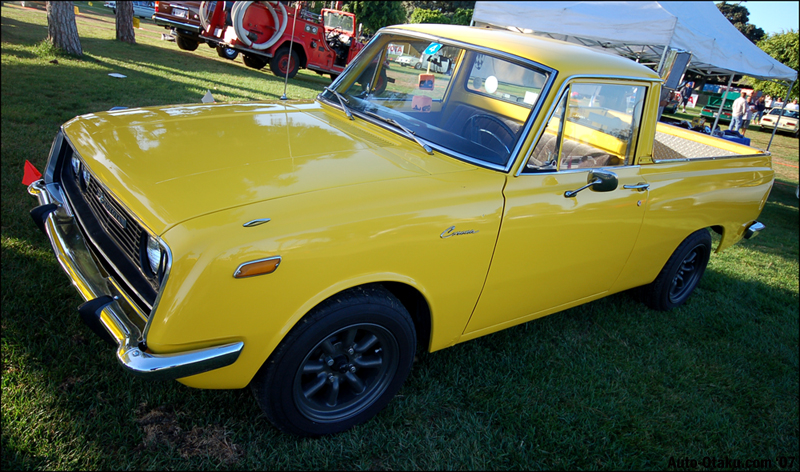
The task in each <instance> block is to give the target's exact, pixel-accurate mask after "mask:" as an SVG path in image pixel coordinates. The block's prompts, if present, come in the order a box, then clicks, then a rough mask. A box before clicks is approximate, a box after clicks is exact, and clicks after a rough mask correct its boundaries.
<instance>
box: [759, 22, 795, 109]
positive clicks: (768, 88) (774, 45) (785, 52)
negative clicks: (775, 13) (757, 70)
mask: <svg viewBox="0 0 800 472" xmlns="http://www.w3.org/2000/svg"><path fill="white" fill-rule="evenodd" d="M758 47H760V48H761V49H762V50H763V51H764V52H766V53H767V54H769V55H770V56H772V57H773V58H775V60H777V61H778V62H780V63H781V64H783V65H785V66H787V67H791V68H792V69H794V70H795V72H797V71H800V34H798V32H797V31H795V30H789V31H787V32H783V33H777V34H773V35H770V36H768V37H767V38H766V39H764V40H761V41H760V42H759V43H758ZM749 83H750V84H751V85H752V86H753V90H760V91H762V92H764V94H766V95H772V96H773V97H780V98H781V99H783V98H784V97H785V96H786V87H785V86H784V85H782V84H779V83H776V82H773V81H767V80H757V79H749ZM795 98H798V86H797V82H795V83H794V87H792V91H791V93H790V94H789V100H793V99H795Z"/></svg>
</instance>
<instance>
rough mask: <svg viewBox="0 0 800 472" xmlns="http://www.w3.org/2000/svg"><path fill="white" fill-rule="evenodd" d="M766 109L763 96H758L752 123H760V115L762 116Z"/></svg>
mask: <svg viewBox="0 0 800 472" xmlns="http://www.w3.org/2000/svg"><path fill="white" fill-rule="evenodd" d="M766 109H767V104H766V100H765V99H764V96H763V95H762V96H760V97H758V101H757V102H756V113H755V117H754V118H753V123H758V124H760V123H761V117H762V116H764V111H765V110H766Z"/></svg>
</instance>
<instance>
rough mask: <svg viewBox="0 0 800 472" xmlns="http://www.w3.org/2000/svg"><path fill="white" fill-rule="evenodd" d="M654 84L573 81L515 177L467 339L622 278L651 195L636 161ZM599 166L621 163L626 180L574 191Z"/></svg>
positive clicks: (599, 291)
mask: <svg viewBox="0 0 800 472" xmlns="http://www.w3.org/2000/svg"><path fill="white" fill-rule="evenodd" d="M646 88H647V87H646V86H645V85H644V84H626V83H615V84H604V83H584V84H574V85H573V86H572V87H570V88H568V89H567V91H566V93H565V94H564V96H563V98H562V100H560V102H559V105H558V106H557V107H556V110H555V111H554V112H553V114H552V115H551V117H550V119H549V121H548V124H547V127H546V129H545V131H544V132H543V133H542V135H541V136H540V138H539V140H538V143H537V145H536V147H535V148H534V149H533V150H532V152H530V153H529V155H528V159H527V162H526V163H525V164H524V165H523V168H522V169H521V171H520V172H519V173H518V175H517V176H511V177H509V179H508V183H507V185H506V188H505V189H504V192H503V193H504V196H505V200H506V204H505V209H504V215H503V223H502V226H501V230H500V236H499V238H498V241H497V246H496V249H495V254H494V256H493V259H492V264H491V267H490V269H489V273H488V276H487V279H486V284H485V286H484V289H483V291H482V293H481V296H480V299H479V301H478V303H477V305H476V307H475V311H474V312H473V315H472V317H471V319H470V321H469V323H468V325H467V327H466V329H465V331H464V335H465V338H466V339H469V338H473V337H477V336H481V335H484V334H487V333H490V332H493V331H497V330H499V329H502V328H505V327H508V326H512V325H514V324H518V323H521V322H524V321H528V320H530V319H534V318H537V317H540V316H544V315H547V314H549V313H552V312H555V311H559V310H563V309H566V308H569V307H571V306H575V305H578V304H581V303H584V302H586V301H589V300H592V299H595V298H599V297H600V296H603V294H605V293H607V292H608V291H609V289H610V288H611V287H612V286H613V284H614V282H615V281H616V279H617V277H618V276H619V274H620V273H621V272H622V269H623V268H624V266H625V263H626V262H627V259H628V256H629V255H630V253H631V251H632V250H633V247H634V244H635V242H636V239H637V237H638V234H639V230H640V228H641V225H642V220H643V217H644V209H645V208H646V203H647V197H648V192H647V184H646V182H645V181H644V179H643V177H642V176H641V174H640V169H639V166H637V165H632V164H631V163H633V162H634V150H635V149H636V142H637V134H638V128H639V123H640V119H641V113H642V104H643V102H644V97H645V92H646ZM595 115H596V116H595ZM594 170H602V171H605V172H611V173H613V174H614V175H615V176H616V178H617V185H616V187H615V188H614V189H613V190H608V191H593V190H592V189H591V188H586V189H584V190H582V191H580V192H578V193H577V194H575V195H574V196H566V195H565V193H566V192H569V191H574V190H577V189H579V188H581V187H583V186H585V185H586V184H587V178H588V177H589V173H590V172H592V171H594Z"/></svg>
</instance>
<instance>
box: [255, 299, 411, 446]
mask: <svg viewBox="0 0 800 472" xmlns="http://www.w3.org/2000/svg"><path fill="white" fill-rule="evenodd" d="M416 343H417V339H416V334H415V331H414V323H413V321H412V320H411V317H410V315H409V314H408V311H406V309H405V307H404V306H403V305H402V304H401V303H400V301H399V300H398V299H397V298H395V297H394V296H393V295H392V294H391V293H389V291H388V290H386V289H385V288H383V287H382V286H380V285H368V286H364V287H357V288H354V289H351V290H348V291H346V292H342V293H341V294H339V295H336V296H334V297H332V298H330V299H328V300H326V301H325V302H323V303H322V304H320V305H319V306H317V307H316V308H315V309H314V310H312V311H311V312H310V313H308V314H307V315H306V316H305V317H304V318H303V319H302V320H300V322H298V324H297V325H296V326H295V327H294V328H292V330H291V331H290V332H289V334H287V335H286V337H285V338H284V340H283V341H282V342H281V343H280V345H279V346H278V347H277V349H275V351H274V352H273V354H272V355H271V356H270V357H269V359H267V362H265V363H264V365H263V366H262V367H261V369H260V370H259V372H258V374H256V376H255V377H254V378H253V380H252V382H251V383H250V387H251V389H252V391H253V395H254V396H255V398H256V400H257V401H258V403H259V405H260V406H261V408H262V409H263V410H264V413H265V414H266V416H267V418H268V419H269V420H270V422H272V424H274V425H275V426H276V427H277V428H278V429H280V430H281V431H284V432H287V433H291V434H295V435H298V436H312V437H316V436H322V435H326V434H334V433H338V432H341V431H345V430H347V429H350V428H352V427H353V426H355V425H357V424H360V423H363V422H365V421H367V420H369V419H370V418H372V417H373V416H375V415H376V414H377V413H378V412H379V411H380V410H382V409H383V408H384V407H385V406H386V405H387V404H388V403H389V401H390V400H391V399H392V397H394V395H395V394H396V393H397V391H398V390H399V389H400V386H401V385H402V384H403V382H404V381H405V379H406V377H407V376H408V373H409V372H410V371H411V364H412V361H413V359H414V352H415V350H416ZM359 389H360V391H358V390H359Z"/></svg>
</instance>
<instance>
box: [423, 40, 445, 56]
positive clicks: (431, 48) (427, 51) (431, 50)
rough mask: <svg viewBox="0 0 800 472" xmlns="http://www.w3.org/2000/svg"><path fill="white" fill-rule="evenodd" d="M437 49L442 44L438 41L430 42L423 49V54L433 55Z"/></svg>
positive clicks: (440, 47)
mask: <svg viewBox="0 0 800 472" xmlns="http://www.w3.org/2000/svg"><path fill="white" fill-rule="evenodd" d="M439 49H442V45H441V44H440V43H431V44H430V46H428V47H427V48H426V49H425V52H424V53H423V54H427V55H429V56H433V55H434V54H436V53H437V52H438V51H439Z"/></svg>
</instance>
